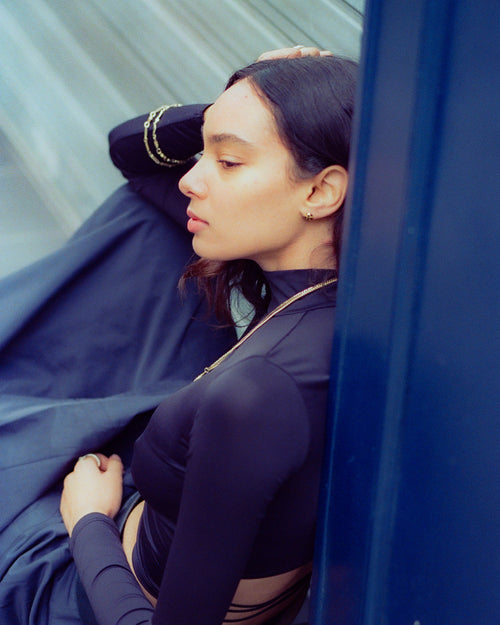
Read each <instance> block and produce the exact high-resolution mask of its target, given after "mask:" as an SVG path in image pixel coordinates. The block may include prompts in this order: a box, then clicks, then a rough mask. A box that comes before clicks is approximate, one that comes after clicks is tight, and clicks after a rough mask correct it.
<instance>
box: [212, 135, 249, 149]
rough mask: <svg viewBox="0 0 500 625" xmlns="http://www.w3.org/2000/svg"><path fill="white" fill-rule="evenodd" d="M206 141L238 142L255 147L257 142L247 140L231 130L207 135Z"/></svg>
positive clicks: (215, 142)
mask: <svg viewBox="0 0 500 625" xmlns="http://www.w3.org/2000/svg"><path fill="white" fill-rule="evenodd" d="M204 142H205V143H207V144H214V145H218V144H220V143H236V144H238V145H241V146H243V147H246V148H254V147H255V144H254V143H252V142H251V141H247V140H246V139H243V137H240V136H238V135H235V134H233V133H231V132H220V133H217V134H213V135H207V136H205V137H204Z"/></svg>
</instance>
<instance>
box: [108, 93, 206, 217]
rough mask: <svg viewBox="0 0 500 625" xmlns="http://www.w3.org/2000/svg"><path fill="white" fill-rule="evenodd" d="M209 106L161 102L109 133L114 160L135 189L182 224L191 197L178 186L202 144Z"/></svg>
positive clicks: (110, 150)
mask: <svg viewBox="0 0 500 625" xmlns="http://www.w3.org/2000/svg"><path fill="white" fill-rule="evenodd" d="M207 106H208V105H207V104H190V105H187V106H177V105H175V106H170V107H168V106H166V107H160V108H159V109H156V111H153V112H152V113H150V114H146V115H141V116H139V117H135V118H134V119H131V120H129V121H126V122H124V123H123V124H120V125H119V126H117V127H116V128H114V129H113V130H112V131H111V132H110V133H109V153H110V156H111V160H112V161H113V164H114V165H115V166H116V167H117V168H118V169H119V170H120V171H121V172H122V174H123V175H124V176H125V178H127V179H128V180H129V181H130V183H131V186H132V188H133V189H134V190H135V191H137V192H138V193H139V194H140V195H142V196H143V197H145V198H146V199H147V200H149V201H150V202H151V203H152V204H153V205H154V206H156V207H157V208H159V209H160V210H162V211H164V212H166V213H167V214H168V215H170V217H172V218H173V219H174V220H175V221H176V222H177V223H179V224H180V225H182V226H183V227H184V226H185V225H186V223H187V217H186V212H185V211H186V207H187V204H188V199H187V198H186V197H185V196H183V195H182V193H181V192H180V191H179V189H178V186H177V185H178V182H179V180H180V178H181V177H182V176H183V175H184V174H185V173H186V172H187V171H188V170H189V169H190V168H191V167H192V166H193V164H194V163H195V160H194V159H193V157H194V155H195V154H197V153H198V152H199V151H200V150H201V149H202V147H203V141H202V137H201V126H202V123H203V112H204V111H205V109H206V108H207Z"/></svg>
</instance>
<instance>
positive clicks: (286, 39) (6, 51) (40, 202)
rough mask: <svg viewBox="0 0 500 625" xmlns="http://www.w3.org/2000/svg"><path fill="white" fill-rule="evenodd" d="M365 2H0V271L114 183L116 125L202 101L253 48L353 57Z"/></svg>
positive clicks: (53, 236)
mask: <svg viewBox="0 0 500 625" xmlns="http://www.w3.org/2000/svg"><path fill="white" fill-rule="evenodd" d="M363 5H364V0H350V2H346V1H344V0H308V2H301V1H299V0H217V1H213V0H120V2H115V1H114V0H85V1H81V0H80V1H76V0H75V1H69V0H64V1H62V2H61V0H23V1H22V2H19V1H17V0H1V1H0V61H1V71H0V130H1V131H3V132H2V133H1V134H0V250H1V252H0V275H4V274H5V273H8V272H9V271H12V270H13V269H15V268H17V267H20V266H22V265H24V264H26V263H28V262H31V261H32V260H34V259H35V258H37V257H39V256H41V255H42V254H44V253H46V252H48V251H50V250H51V249H54V247H56V246H58V245H59V244H60V243H61V242H62V241H63V240H64V239H65V238H66V237H67V236H68V235H69V234H70V233H71V232H73V231H74V230H75V228H76V227H78V225H79V224H80V223H81V222H82V221H83V220H84V219H85V218H86V217H87V216H88V215H89V214H90V213H91V212H92V211H93V210H94V209H95V208H96V207H97V206H98V205H99V203H101V202H102V201H103V200H104V198H105V197H106V196H107V195H108V194H109V193H110V192H111V191H112V190H113V189H114V188H115V187H116V186H117V185H118V184H120V183H121V182H122V178H121V176H120V175H119V174H118V172H116V171H115V170H114V169H113V167H112V165H111V164H110V161H109V159H108V156H107V133H108V131H109V130H110V129H111V128H112V127H113V126H115V125H116V124H118V123H120V122H121V121H124V120H125V119H127V118H130V117H132V116H135V115H139V114H141V113H144V112H147V111H148V110H151V109H152V108H156V107H157V106H159V105H160V104H163V103H165V102H167V103H168V102H181V103H187V102H196V101H210V100H212V99H214V98H215V97H216V96H217V94H218V93H219V92H220V91H221V89H222V87H223V85H224V82H225V80H226V78H227V77H228V76H229V74H230V73H232V71H234V70H235V69H236V68H238V67H240V66H243V65H246V64H247V63H249V62H251V61H252V60H254V59H255V58H256V57H257V56H258V55H259V54H260V52H262V51H264V50H269V49H273V48H278V47H282V46H286V45H294V44H297V43H301V44H304V45H307V44H314V45H318V46H319V47H321V48H328V49H331V50H332V51H334V52H338V53H341V54H344V55H347V56H352V57H358V55H359V48H360V38H361V29H362V10H363Z"/></svg>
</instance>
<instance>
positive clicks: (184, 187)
mask: <svg viewBox="0 0 500 625" xmlns="http://www.w3.org/2000/svg"><path fill="white" fill-rule="evenodd" d="M201 174H202V166H201V165H200V161H198V162H197V163H196V164H195V165H193V167H191V169H190V170H189V171H188V172H187V173H186V174H184V176H182V178H181V179H180V180H179V189H180V190H181V193H184V195H187V197H189V198H191V197H198V198H203V197H205V196H206V194H207V185H206V183H205V182H204V180H203V178H202V175H201Z"/></svg>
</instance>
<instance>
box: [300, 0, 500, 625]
mask: <svg viewBox="0 0 500 625" xmlns="http://www.w3.org/2000/svg"><path fill="white" fill-rule="evenodd" d="M499 24H500V3H499V2H498V1H497V0H474V1H473V0H455V1H451V0H440V1H439V2H437V1H432V0H427V1H424V0H413V1H412V2H400V0H372V1H371V2H368V5H367V13H366V22H365V39H364V50H363V58H362V68H363V77H362V78H363V80H362V87H361V90H360V94H359V102H360V106H359V109H358V120H357V131H356V139H355V141H356V146H355V162H354V173H353V178H354V185H353V192H352V197H351V199H350V202H351V205H350V206H351V207H350V217H349V220H348V224H347V231H346V236H347V243H346V246H345V249H344V256H343V266H342V281H341V287H340V288H341V291H340V298H339V310H338V317H337V318H338V324H337V331H336V337H335V343H334V362H333V369H332V372H333V384H332V390H333V391H334V397H335V400H334V402H332V415H331V417H332V418H331V431H330V449H329V455H328V458H327V465H326V468H325V480H324V485H323V507H322V510H321V513H320V531H319V536H318V553H317V559H316V560H317V562H316V570H315V572H314V587H313V600H312V606H313V608H312V609H313V614H312V616H311V620H310V622H311V623H313V624H314V625H351V624H352V625H358V624H363V625H375V624H377V625H379V624H380V625H385V624H387V625H498V624H499V623H500V419H499V415H500V408H499V406H500V206H499V198H500V174H499V171H500V120H499V102H500V38H499V33H500V28H499Z"/></svg>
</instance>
